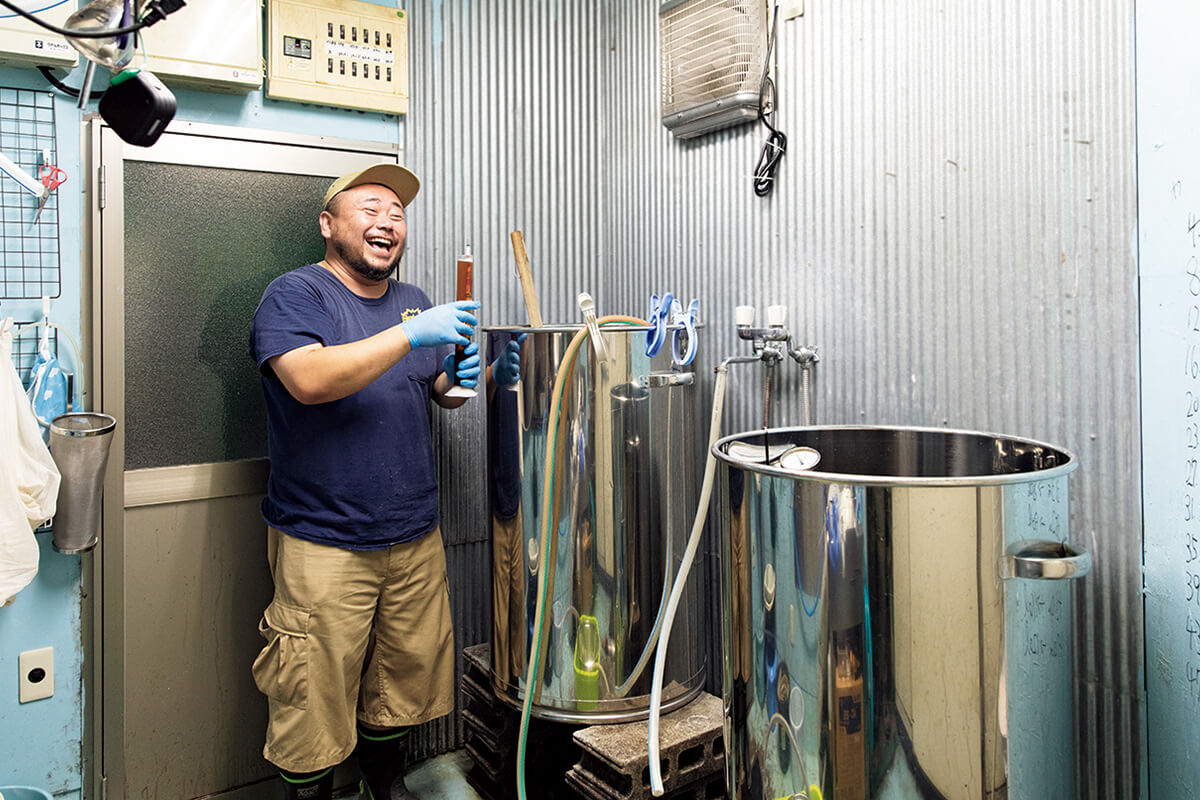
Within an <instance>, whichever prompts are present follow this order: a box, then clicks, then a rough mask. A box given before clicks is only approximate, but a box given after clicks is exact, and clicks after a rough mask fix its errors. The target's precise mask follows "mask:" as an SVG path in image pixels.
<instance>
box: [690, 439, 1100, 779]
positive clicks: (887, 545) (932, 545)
mask: <svg viewBox="0 0 1200 800" xmlns="http://www.w3.org/2000/svg"><path fill="white" fill-rule="evenodd" d="M765 436H766V438H767V439H768V442H767V444H768V445H769V453H767V452H766V450H767V448H764V432H763V431H758V432H755V433H745V434H738V435H735V436H730V437H727V438H725V439H722V440H720V441H719V442H718V443H717V444H716V445H715V446H714V447H713V453H714V454H715V456H716V457H717V458H718V459H719V460H720V462H721V469H720V473H719V484H718V489H717V494H718V504H719V507H720V512H719V519H720V525H721V537H722V556H723V563H722V570H723V575H722V587H721V588H722V617H723V631H724V661H725V674H724V682H723V692H724V700H725V741H726V753H727V756H726V769H727V780H728V785H729V789H730V797H732V798H735V800H747V799H749V800H760V799H761V800H775V798H780V797H793V796H794V797H809V798H817V797H821V798H823V799H824V800H867V799H868V798H871V799H872V800H874V799H875V798H897V799H899V798H904V799H905V800H907V798H917V797H920V798H950V799H951V800H960V799H961V800H976V799H978V800H983V799H984V798H987V799H989V800H1003V799H1004V798H1021V799H1022V800H1025V799H1026V798H1038V799H1039V800H1041V799H1042V798H1050V797H1054V798H1070V797H1074V796H1075V794H1074V780H1073V775H1074V753H1073V744H1072V701H1071V696H1072V695H1071V677H1072V676H1071V586H1070V584H1071V582H1070V581H1069V580H1061V579H1062V578H1072V577H1079V576H1081V575H1083V574H1085V573H1086V572H1087V571H1088V569H1089V568H1090V564H1091V561H1090V556H1089V555H1088V554H1087V553H1086V552H1083V551H1080V550H1077V549H1075V548H1073V547H1072V546H1071V545H1070V544H1068V543H1067V539H1068V511H1067V475H1068V473H1070V472H1071V471H1072V470H1074V469H1075V467H1076V461H1075V458H1074V457H1073V456H1072V455H1071V454H1070V453H1068V452H1066V451H1065V450H1061V449H1059V448H1056V447H1053V446H1050V445H1047V444H1042V443H1040V442H1034V441H1028V440H1024V439H1014V438H1010V437H1005V436H994V435H991V434H983V433H972V432H960V431H948V430H944V429H934V430H926V429H918V428H866V427H826V428H791V429H775V430H771V431H768V432H766V434H765ZM796 446H798V447H805V448H812V449H813V450H815V451H816V455H815V457H814V458H817V457H819V460H818V461H816V464H815V466H809V468H808V469H798V470H795V469H794V470H788V469H784V468H782V467H781V466H779V465H780V464H781V463H784V462H783V461H781V460H780V459H779V458H778V455H777V454H780V453H783V452H785V451H786V450H787V449H788V448H789V447H796ZM731 448H732V450H733V455H731ZM755 452H757V453H758V454H759V455H758V456H755V455H754V453H755ZM814 458H808V459H805V460H801V461H799V462H797V461H793V462H791V463H801V464H803V465H805V466H808V465H811V464H812V462H813V460H814ZM814 786H815V787H817V789H818V790H819V792H820V794H818V793H817V791H815V790H812V789H810V787H814Z"/></svg>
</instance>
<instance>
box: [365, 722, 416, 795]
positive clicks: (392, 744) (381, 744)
mask: <svg viewBox="0 0 1200 800" xmlns="http://www.w3.org/2000/svg"><path fill="white" fill-rule="evenodd" d="M355 751H356V752H357V753H358V766H359V768H360V769H361V770H362V786H361V788H360V792H361V800H408V798H411V797H412V795H410V794H409V793H408V789H407V788H406V787H405V785H404V772H405V769H406V767H407V766H408V728H390V729H387V730H372V729H370V728H364V727H363V726H362V725H359V726H358V747H357V748H355Z"/></svg>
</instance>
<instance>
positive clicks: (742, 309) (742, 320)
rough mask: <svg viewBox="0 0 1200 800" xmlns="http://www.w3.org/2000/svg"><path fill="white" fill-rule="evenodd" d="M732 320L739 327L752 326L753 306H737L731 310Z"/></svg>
mask: <svg viewBox="0 0 1200 800" xmlns="http://www.w3.org/2000/svg"><path fill="white" fill-rule="evenodd" d="M733 321H734V323H735V324H736V325H737V326H738V327H739V328H753V327H754V306H738V307H737V308H735V309H734V310H733Z"/></svg>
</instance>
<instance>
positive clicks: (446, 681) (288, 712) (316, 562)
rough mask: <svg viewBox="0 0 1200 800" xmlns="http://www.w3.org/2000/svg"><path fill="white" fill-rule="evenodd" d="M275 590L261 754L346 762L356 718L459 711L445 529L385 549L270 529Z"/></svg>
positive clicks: (386, 719) (382, 720)
mask: <svg viewBox="0 0 1200 800" xmlns="http://www.w3.org/2000/svg"><path fill="white" fill-rule="evenodd" d="M267 558H268V560H269V562H270V566H271V575H272V577H273V578H274V580H275V597H274V599H273V600H272V601H271V604H270V605H269V606H267V610H266V611H265V612H263V618H262V620H261V621H260V622H259V632H260V633H261V634H262V635H263V638H265V639H266V640H267V644H266V647H264V648H263V649H262V652H261V653H259V654H258V658H256V659H255V660H254V667H253V673H254V682H255V683H256V684H258V688H259V690H260V691H261V692H262V693H263V694H265V695H266V696H267V698H268V706H269V709H270V719H269V723H268V727H267V743H266V746H265V747H264V748H263V756H264V757H265V758H266V759H267V760H268V761H270V762H271V763H272V764H274V765H276V766H277V767H279V768H281V769H285V770H289V771H293V772H314V771H316V770H321V769H325V768H326V767H330V766H334V765H336V764H340V763H341V762H342V761H344V760H345V759H346V757H347V756H349V755H350V752H351V751H352V750H353V749H354V744H355V741H356V734H355V725H354V720H355V717H356V716H357V718H358V719H360V720H362V721H363V722H365V723H367V724H368V725H372V726H378V727H387V728H391V727H396V726H400V725H417V724H420V723H422V722H428V721H429V720H431V719H435V718H437V717H440V716H444V715H445V714H449V713H450V712H451V711H452V710H453V709H454V636H453V633H452V632H451V629H450V593H449V588H448V585H447V580H446V554H445V551H444V550H443V547H442V533H441V531H440V530H439V529H434V531H433V532H432V533H430V534H428V535H426V536H423V537H421V538H420V539H417V540H416V541H413V542H405V543H404V544H398V545H394V546H392V547H390V548H387V549H384V550H365V551H362V550H345V549H342V548H340V547H332V546H329V545H323V544H316V543H314V542H309V541H306V540H304V539H298V538H296V537H294V536H288V535H287V534H285V533H282V532H281V531H278V530H276V529H274V528H268V530H267Z"/></svg>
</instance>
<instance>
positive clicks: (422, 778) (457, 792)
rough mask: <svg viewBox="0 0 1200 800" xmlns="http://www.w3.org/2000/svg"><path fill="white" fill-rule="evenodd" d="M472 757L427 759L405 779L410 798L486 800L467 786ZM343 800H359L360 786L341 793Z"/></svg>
mask: <svg viewBox="0 0 1200 800" xmlns="http://www.w3.org/2000/svg"><path fill="white" fill-rule="evenodd" d="M470 768H471V757H470V756H469V755H467V751H466V750H455V751H454V752H452V753H443V754H442V755H440V756H435V757H434V758H430V759H427V760H425V761H422V762H420V763H419V764H416V765H414V766H413V768H412V769H410V770H409V771H408V774H407V775H405V776H404V783H405V784H406V785H407V786H408V791H409V794H411V795H412V796H413V798H414V800H482V799H481V798H480V796H479V794H478V793H477V792H476V791H475V790H474V789H472V788H471V785H470V784H469V783H467V779H466V774H467V770H469V769H470ZM335 796H336V797H338V798H341V800H356V799H357V798H358V790H357V786H355V787H352V788H350V789H346V790H343V791H340V792H337V793H336V795H335Z"/></svg>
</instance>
